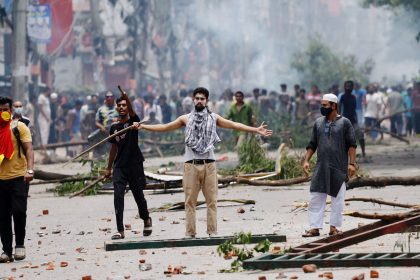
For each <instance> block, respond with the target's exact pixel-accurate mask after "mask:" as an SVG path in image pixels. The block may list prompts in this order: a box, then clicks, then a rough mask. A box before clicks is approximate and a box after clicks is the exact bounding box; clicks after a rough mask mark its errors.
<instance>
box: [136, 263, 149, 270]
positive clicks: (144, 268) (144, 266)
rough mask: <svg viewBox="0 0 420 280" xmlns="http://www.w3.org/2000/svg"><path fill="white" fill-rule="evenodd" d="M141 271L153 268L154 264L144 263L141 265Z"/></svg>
mask: <svg viewBox="0 0 420 280" xmlns="http://www.w3.org/2000/svg"><path fill="white" fill-rule="evenodd" d="M139 268H140V270H141V271H147V270H151V269H152V264H150V263H142V264H140V265H139Z"/></svg>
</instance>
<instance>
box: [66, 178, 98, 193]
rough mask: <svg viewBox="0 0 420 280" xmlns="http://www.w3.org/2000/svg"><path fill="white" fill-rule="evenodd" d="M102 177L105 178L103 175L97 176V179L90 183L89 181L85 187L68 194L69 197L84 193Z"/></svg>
mask: <svg viewBox="0 0 420 280" xmlns="http://www.w3.org/2000/svg"><path fill="white" fill-rule="evenodd" d="M103 179H105V176H102V177H99V178H98V179H96V180H95V181H93V182H92V183H90V184H89V185H87V186H86V187H84V188H83V189H81V190H80V191H77V192H75V193H73V194H72V195H70V196H69V198H73V197H75V196H78V195H81V194H82V193H84V192H85V191H87V190H88V189H91V188H93V186H95V185H96V184H97V183H99V182H100V181H102V180H103Z"/></svg>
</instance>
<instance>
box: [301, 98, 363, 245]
mask: <svg viewBox="0 0 420 280" xmlns="http://www.w3.org/2000/svg"><path fill="white" fill-rule="evenodd" d="M337 103H338V99H337V96H335V95H334V94H325V95H324V96H323V98H322V100H321V114H322V115H323V116H322V117H319V118H318V119H316V121H315V123H314V126H313V129H312V137H311V140H310V141H309V144H308V146H307V147H306V154H305V159H304V163H303V169H304V171H305V173H306V174H307V175H308V174H309V171H310V170H309V167H310V163H309V161H310V159H311V158H312V155H313V154H314V153H315V152H317V162H316V166H315V170H314V172H313V174H312V180H311V187H310V201H309V209H308V213H309V226H310V229H309V230H307V231H306V232H305V234H303V235H302V236H303V237H312V236H319V235H320V233H319V231H320V229H322V228H323V225H324V222H323V220H324V211H325V206H326V199H327V195H329V196H331V217H330V231H329V235H334V234H339V233H341V232H340V231H339V230H338V227H340V226H341V225H342V220H343V216H342V212H343V208H344V197H345V193H346V182H347V181H348V180H349V178H351V177H352V176H353V175H354V174H355V173H356V137H355V134H354V129H353V126H352V124H351V122H350V121H349V120H348V119H347V118H345V117H343V116H340V115H338V113H337V106H338V104H337Z"/></svg>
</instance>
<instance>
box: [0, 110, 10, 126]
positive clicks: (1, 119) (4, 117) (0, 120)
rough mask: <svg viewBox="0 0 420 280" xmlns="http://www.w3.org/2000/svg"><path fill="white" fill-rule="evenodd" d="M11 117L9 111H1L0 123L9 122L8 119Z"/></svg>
mask: <svg viewBox="0 0 420 280" xmlns="http://www.w3.org/2000/svg"><path fill="white" fill-rule="evenodd" d="M11 118H12V116H11V115H10V113H9V112H2V113H1V117H0V124H3V125H4V124H7V123H9V122H10V119H11Z"/></svg>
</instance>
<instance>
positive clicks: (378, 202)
mask: <svg viewBox="0 0 420 280" xmlns="http://www.w3.org/2000/svg"><path fill="white" fill-rule="evenodd" d="M345 201H346V202H347V201H363V202H372V203H376V204H382V205H389V206H395V207H401V208H413V209H420V205H418V204H417V205H416V204H405V203H397V202H392V201H385V200H382V199H376V198H365V197H352V198H347V199H346V200H345Z"/></svg>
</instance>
